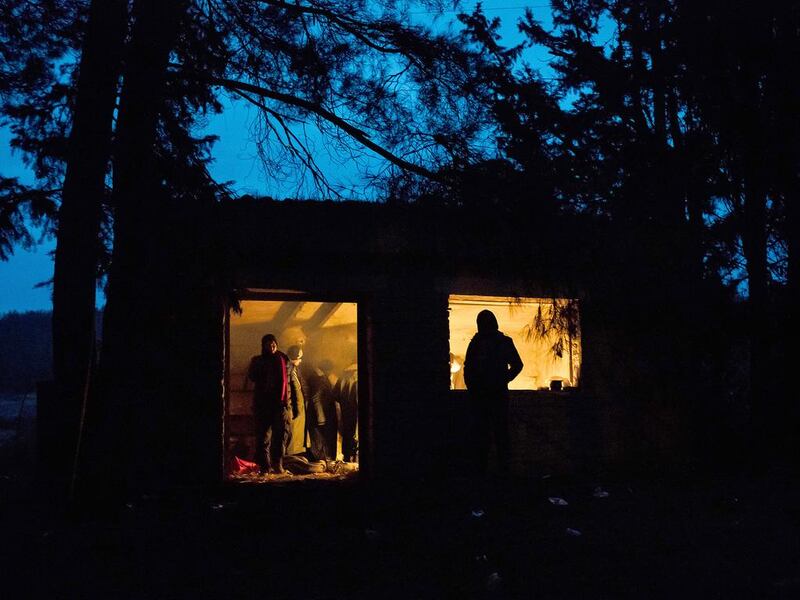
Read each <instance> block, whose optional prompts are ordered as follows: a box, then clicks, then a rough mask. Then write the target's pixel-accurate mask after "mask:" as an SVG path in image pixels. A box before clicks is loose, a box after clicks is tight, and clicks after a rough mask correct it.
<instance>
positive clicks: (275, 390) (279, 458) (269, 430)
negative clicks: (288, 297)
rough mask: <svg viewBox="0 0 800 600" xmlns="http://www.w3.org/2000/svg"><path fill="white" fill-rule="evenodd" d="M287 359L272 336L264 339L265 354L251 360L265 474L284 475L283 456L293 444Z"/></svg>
mask: <svg viewBox="0 0 800 600" xmlns="http://www.w3.org/2000/svg"><path fill="white" fill-rule="evenodd" d="M287 363H288V358H287V356H286V355H285V354H284V353H283V352H280V351H279V350H278V341H277V340H276V339H275V336H274V335H272V334H271V333H268V334H267V335H265V336H264V337H263V338H261V354H259V355H258V356H254V357H253V358H252V359H251V360H250V368H249V369H248V370H247V378H248V379H250V381H252V382H253V383H254V384H255V391H254V392H253V414H254V416H255V422H256V456H255V461H256V462H257V463H258V465H259V467H261V471H262V472H269V471H270V469H274V471H275V472H277V473H284V472H285V471H284V469H283V455H284V454H285V453H286V444H287V442H288V441H289V432H290V430H291V426H292V411H291V408H290V407H289V381H288V380H289V378H288V376H287V372H286V365H287Z"/></svg>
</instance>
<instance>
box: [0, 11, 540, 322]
mask: <svg viewBox="0 0 800 600" xmlns="http://www.w3.org/2000/svg"><path fill="white" fill-rule="evenodd" d="M465 6H467V7H472V6H474V4H472V3H465ZM483 7H484V11H485V13H486V15H487V16H488V17H490V18H493V17H498V18H500V19H501V20H502V30H501V33H502V35H503V42H504V43H506V44H509V45H510V44H512V43H517V42H519V40H520V36H519V33H518V31H517V28H516V22H517V20H518V19H519V17H521V16H522V15H523V13H524V10H525V8H531V9H532V10H533V12H534V14H535V15H536V16H537V18H539V19H541V20H543V21H544V22H545V23H546V22H547V16H548V15H549V4H548V3H547V1H546V0H533V1H532V2H528V3H525V2H521V1H520V0H485V1H484V2H483ZM462 10H464V9H462ZM459 12H461V11H459ZM464 12H467V11H466V10H465V11H464ZM455 15H456V13H455V11H454V12H450V13H444V14H442V15H439V16H434V15H432V14H430V13H426V12H418V13H414V17H415V18H418V19H420V21H429V22H432V23H433V26H434V28H439V27H448V26H449V24H450V22H451V21H453V20H454V19H455ZM525 59H526V60H527V61H528V62H529V63H530V64H531V65H532V66H533V67H534V68H537V69H542V70H544V68H545V65H546V59H547V56H546V55H542V54H540V53H533V52H528V53H527V54H526V55H525ZM224 105H225V111H224V112H223V113H222V114H220V115H214V116H212V117H210V118H209V119H208V121H207V123H206V128H205V131H206V132H207V133H211V134H215V135H217V136H219V141H218V142H217V143H216V144H215V146H214V149H213V152H212V155H213V157H214V162H213V164H212V165H211V167H210V170H211V173H212V175H213V176H214V177H215V179H216V180H217V181H231V182H233V190H234V191H235V192H238V193H239V194H245V193H249V194H258V195H269V196H273V197H276V198H282V197H287V196H300V195H303V194H302V190H303V189H304V188H303V187H302V182H298V181H297V180H296V179H291V178H287V179H284V180H282V181H276V180H275V179H274V178H270V177H267V176H266V175H265V173H264V171H263V168H262V166H261V163H260V161H259V159H258V156H257V154H256V149H255V146H254V144H253V143H252V142H251V140H250V135H249V131H250V127H251V122H252V118H253V117H254V115H255V112H254V111H252V110H251V109H250V107H248V106H247V105H245V103H243V102H229V101H227V100H226V101H225V102H224ZM9 140H10V134H9V132H8V130H7V129H4V128H2V127H0V173H2V174H3V175H4V176H6V177H19V178H20V180H21V181H22V182H28V183H31V182H32V181H33V175H32V173H31V172H30V170H29V169H27V168H26V167H25V165H24V164H23V162H22V159H21V157H20V156H19V154H16V153H12V152H11V149H10V147H9ZM375 160H378V159H375ZM323 166H324V167H326V173H327V175H328V177H329V179H330V180H331V181H334V182H337V183H340V184H343V185H345V186H350V187H353V186H355V187H359V186H361V187H363V186H364V185H365V182H364V180H363V179H362V178H361V176H360V172H359V170H358V169H356V168H354V167H353V166H352V165H347V164H341V163H338V162H336V161H334V160H331V161H327V163H323ZM305 189H308V188H305ZM298 190H300V193H298ZM54 248H55V242H54V240H53V239H49V238H46V239H43V240H42V241H41V242H40V243H39V244H38V245H37V246H36V247H34V248H32V249H24V248H17V249H16V250H15V252H14V255H13V256H12V257H11V258H10V259H9V260H8V261H5V262H4V261H0V315H2V314H4V313H6V312H9V311H26V310H50V309H51V308H52V303H51V299H50V288H49V286H44V287H37V284H40V283H42V282H45V281H48V280H49V279H50V278H51V277H52V275H53V261H52V258H51V255H50V254H51V253H52V251H53V249H54ZM99 302H100V303H102V302H103V300H102V298H100V299H99Z"/></svg>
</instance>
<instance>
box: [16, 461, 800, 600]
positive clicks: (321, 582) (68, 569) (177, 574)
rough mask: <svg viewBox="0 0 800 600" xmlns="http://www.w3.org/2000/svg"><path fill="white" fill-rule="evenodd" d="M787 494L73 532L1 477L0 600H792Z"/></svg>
mask: <svg viewBox="0 0 800 600" xmlns="http://www.w3.org/2000/svg"><path fill="white" fill-rule="evenodd" d="M7 465H8V463H7ZM11 470H12V471H13V469H11ZM6 471H9V469H8V468H7V469H6ZM798 481H799V480H798V478H797V475H796V473H793V472H790V471H788V470H781V469H773V470H772V471H770V472H769V473H767V474H761V475H743V474H735V475H731V474H728V475H725V476H721V475H716V476H712V475H708V474H705V475H700V474H697V473H694V474H692V473H690V474H684V475H680V476H676V475H675V474H673V475H671V476H669V477H667V476H664V477H652V476H651V477H648V478H638V479H637V480H628V479H625V478H622V477H615V478H607V479H606V480H605V481H596V480H588V479H583V480H581V479H577V478H574V479H558V478H555V477H544V478H542V477H536V478H532V479H525V480H511V481H505V482H503V481H499V480H489V481H488V482H486V484H485V485H484V486H481V485H477V484H476V483H475V482H474V481H471V480H469V479H467V478H450V479H448V480H443V479H442V480H437V481H419V482H417V483H416V484H414V485H404V486H393V485H391V484H387V485H384V486H377V485H375V484H373V485H366V484H364V483H363V482H358V481H356V482H353V481H307V482H298V483H300V485H287V486H269V485H267V486H264V485H257V484H250V485H245V484H240V485H235V486H228V487H225V488H222V489H220V490H217V491H215V492H213V493H200V492H197V491H191V490H183V491H181V492H171V493H170V494H165V495H161V496H145V497H141V498H138V499H134V500H132V501H131V502H129V503H128V504H127V505H126V506H124V507H121V508H120V509H119V510H118V511H116V512H112V513H110V514H106V515H105V516H103V517H99V516H94V517H93V516H91V515H90V516H88V517H86V516H85V517H83V518H81V519H76V518H69V517H68V516H66V515H64V514H63V513H62V512H61V511H60V510H57V509H56V508H54V503H53V502H52V498H48V497H47V495H46V494H43V493H42V492H41V490H38V489H37V488H36V486H35V484H33V483H32V482H31V481H30V480H29V479H26V477H24V476H23V475H20V474H19V473H17V474H11V475H4V476H3V479H2V480H0V486H1V487H0V494H1V495H0V499H1V500H0V509H1V510H2V515H1V516H0V518H1V519H2V528H3V543H2V551H1V554H0V560H2V563H0V564H2V565H3V571H4V576H3V586H4V588H5V589H6V590H13V592H12V593H11V594H10V595H6V593H5V592H4V593H3V594H2V595H3V597H5V598H48V599H53V598H70V599H71V598H159V599H161V598H259V599H266V598H270V599H275V598H291V599H293V600H298V599H320V600H321V599H339V598H341V599H343V600H344V599H354V598H378V599H385V598H404V599H405V598H408V599H416V598H536V599H545V598H553V599H578V598H581V599H582V598H587V599H594V598H608V599H616V598H726V599H728V598H787V599H788V598H798V597H800V535H798V533H800V484H799V483H798Z"/></svg>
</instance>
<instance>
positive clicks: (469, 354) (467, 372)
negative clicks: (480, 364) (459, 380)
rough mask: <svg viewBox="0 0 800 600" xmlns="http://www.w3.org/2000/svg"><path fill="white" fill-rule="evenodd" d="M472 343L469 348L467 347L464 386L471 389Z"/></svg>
mask: <svg viewBox="0 0 800 600" xmlns="http://www.w3.org/2000/svg"><path fill="white" fill-rule="evenodd" d="M472 355H473V350H472V342H471V341H470V343H469V346H467V354H466V356H465V357H464V385H465V386H466V387H467V389H469V386H470V384H471V383H472V368H471V365H472Z"/></svg>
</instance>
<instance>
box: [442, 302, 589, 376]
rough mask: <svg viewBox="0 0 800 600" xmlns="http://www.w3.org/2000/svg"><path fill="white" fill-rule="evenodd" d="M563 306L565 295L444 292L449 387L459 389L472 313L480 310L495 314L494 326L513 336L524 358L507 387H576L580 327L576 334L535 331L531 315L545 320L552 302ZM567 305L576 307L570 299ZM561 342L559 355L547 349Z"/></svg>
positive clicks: (474, 329) (473, 325) (474, 327)
mask: <svg viewBox="0 0 800 600" xmlns="http://www.w3.org/2000/svg"><path fill="white" fill-rule="evenodd" d="M554 301H555V302H557V303H559V306H560V307H563V306H566V303H567V302H568V300H567V299H549V298H513V299H512V298H496V297H490V296H456V295H454V296H450V302H449V307H450V353H451V354H452V355H453V358H454V360H453V362H452V363H451V368H450V372H451V388H453V389H464V388H465V386H464V377H463V364H464V357H465V356H466V353H467V346H468V344H469V341H470V340H471V339H472V336H474V335H475V333H476V332H477V325H476V322H475V321H476V318H477V316H478V313H479V312H480V311H482V310H484V309H488V310H491V311H492V312H493V313H494V315H495V316H496V317H497V322H498V324H499V325H500V331H502V332H503V333H505V334H506V335H507V336H509V337H510V338H511V339H512V340H514V345H515V346H516V347H517V351H518V352H519V355H520V358H522V362H523V363H524V365H525V366H524V367H523V369H522V373H520V374H519V375H518V376H517V378H516V379H514V381H512V382H511V383H510V384H509V385H508V387H509V389H512V390H537V389H548V388H549V387H550V382H551V381H553V380H556V381H561V382H562V383H561V385H562V386H564V387H566V386H577V385H578V380H579V379H580V364H581V341H580V330H579V329H578V330H577V333H576V335H574V336H570V335H569V334H567V333H559V332H557V331H550V332H549V333H546V334H545V335H544V336H540V335H535V334H533V331H534V330H535V320H536V316H537V314H541V317H542V318H541V320H542V321H544V322H545V323H548V322H550V321H551V317H552V315H553V312H552V311H553V302H554ZM571 306H572V307H574V306H576V305H575V304H574V303H572V304H571ZM559 340H560V341H561V344H560V345H561V356H558V355H557V354H556V353H554V351H553V347H554V345H558V344H557V342H559Z"/></svg>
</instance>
